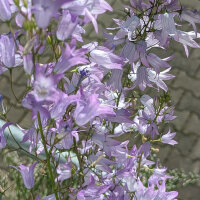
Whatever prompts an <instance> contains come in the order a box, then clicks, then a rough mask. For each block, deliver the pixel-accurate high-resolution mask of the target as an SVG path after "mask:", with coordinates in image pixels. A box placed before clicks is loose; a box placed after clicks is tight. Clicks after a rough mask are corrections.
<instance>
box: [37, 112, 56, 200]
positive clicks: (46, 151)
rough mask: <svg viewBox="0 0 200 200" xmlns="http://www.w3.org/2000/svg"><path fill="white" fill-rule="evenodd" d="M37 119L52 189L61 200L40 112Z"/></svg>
mask: <svg viewBox="0 0 200 200" xmlns="http://www.w3.org/2000/svg"><path fill="white" fill-rule="evenodd" d="M37 118H38V125H39V129H40V134H41V138H42V144H43V145H44V151H45V154H46V158H47V167H48V170H49V174H50V179H51V184H52V188H53V191H54V194H55V197H56V200H59V197H58V193H57V189H56V185H55V182H54V176H53V171H52V168H51V162H50V155H49V152H48V150H47V146H46V141H45V136H44V133H43V129H42V123H41V118H40V113H39V112H38V113H37Z"/></svg>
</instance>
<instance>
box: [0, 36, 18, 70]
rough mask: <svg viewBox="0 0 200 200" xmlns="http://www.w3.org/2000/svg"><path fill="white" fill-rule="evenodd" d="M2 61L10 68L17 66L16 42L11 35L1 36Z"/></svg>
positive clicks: (0, 52)
mask: <svg viewBox="0 0 200 200" xmlns="http://www.w3.org/2000/svg"><path fill="white" fill-rule="evenodd" d="M0 60H1V62H2V63H3V64H4V65H5V66H6V67H8V68H10V67H14V66H15V42H14V39H13V38H12V35H11V34H10V33H9V34H6V35H1V36H0Z"/></svg>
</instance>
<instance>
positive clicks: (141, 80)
mask: <svg viewBox="0 0 200 200" xmlns="http://www.w3.org/2000/svg"><path fill="white" fill-rule="evenodd" d="M135 71H136V80H135V83H134V84H133V86H132V87H130V88H126V89H127V90H132V89H134V88H135V87H136V86H137V85H138V86H139V88H140V90H142V91H144V90H145V88H146V86H147V85H148V86H149V87H152V85H151V82H150V80H149V77H148V73H147V68H146V67H144V66H142V67H141V66H138V67H137V69H136V70H135Z"/></svg>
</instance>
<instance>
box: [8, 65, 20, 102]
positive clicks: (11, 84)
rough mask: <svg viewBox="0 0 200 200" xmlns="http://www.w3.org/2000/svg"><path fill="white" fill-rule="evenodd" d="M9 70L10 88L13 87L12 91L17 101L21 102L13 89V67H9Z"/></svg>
mask: <svg viewBox="0 0 200 200" xmlns="http://www.w3.org/2000/svg"><path fill="white" fill-rule="evenodd" d="M9 72H10V88H11V91H12V93H13V95H14V97H15V99H16V101H17V103H19V99H18V98H17V96H16V95H15V92H14V90H13V83H12V69H9Z"/></svg>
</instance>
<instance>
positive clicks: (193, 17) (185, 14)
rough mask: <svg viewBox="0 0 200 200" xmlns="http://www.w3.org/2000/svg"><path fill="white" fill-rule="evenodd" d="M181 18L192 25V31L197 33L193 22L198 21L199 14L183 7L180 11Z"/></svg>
mask: <svg viewBox="0 0 200 200" xmlns="http://www.w3.org/2000/svg"><path fill="white" fill-rule="evenodd" d="M181 19H183V20H185V21H187V22H189V23H190V24H191V25H192V26H193V29H194V32H195V34H196V35H197V28H196V24H195V23H198V24H199V23H200V15H198V14H197V13H196V12H194V11H191V10H188V9H183V10H182V12H181Z"/></svg>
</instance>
